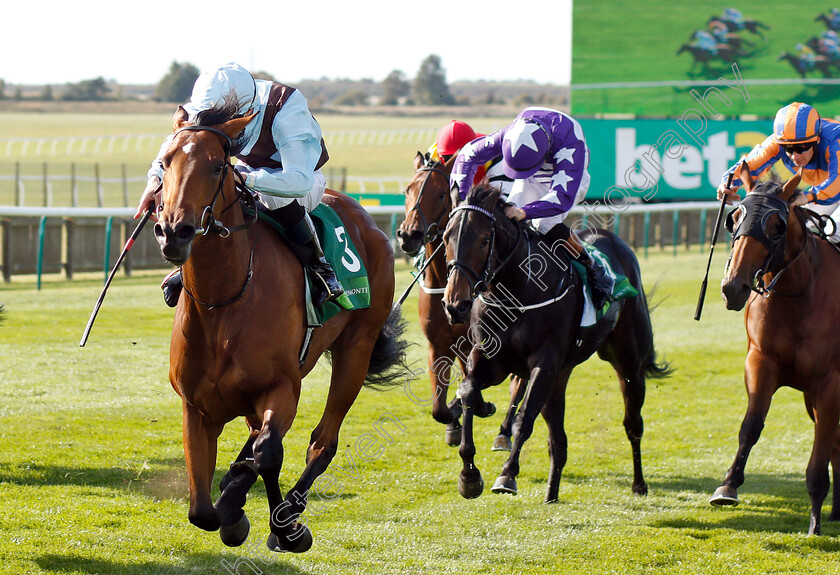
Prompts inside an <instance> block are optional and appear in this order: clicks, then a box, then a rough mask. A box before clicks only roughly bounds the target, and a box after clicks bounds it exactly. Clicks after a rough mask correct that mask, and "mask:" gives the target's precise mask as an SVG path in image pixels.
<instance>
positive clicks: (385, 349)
mask: <svg viewBox="0 0 840 575" xmlns="http://www.w3.org/2000/svg"><path fill="white" fill-rule="evenodd" d="M406 325H407V322H406V321H405V319H404V318H403V317H402V309H401V308H400V306H394V309H392V310H391V313H390V315H389V316H388V319H387V320H386V321H385V324H384V325H383V326H382V329H381V330H380V332H379V337H377V338H376V343H375V344H374V345H373V351H372V352H371V354H370V364H368V374H367V377H365V384H364V385H365V387H372V388H374V389H387V388H391V387H395V386H397V385H402V384H403V383H404V382H405V381H406V380H407V379H409V378H410V377H411V368H410V367H409V366H408V363H407V361H408V358H407V354H406V350H407V349H408V346H409V345H410V344H409V343H408V342H407V341H406V340H405V338H404V333H405V329H406Z"/></svg>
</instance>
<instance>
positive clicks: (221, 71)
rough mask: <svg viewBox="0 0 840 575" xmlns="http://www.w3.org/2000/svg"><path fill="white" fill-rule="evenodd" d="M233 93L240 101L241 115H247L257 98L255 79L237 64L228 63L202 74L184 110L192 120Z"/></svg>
mask: <svg viewBox="0 0 840 575" xmlns="http://www.w3.org/2000/svg"><path fill="white" fill-rule="evenodd" d="M231 92H232V93H234V94H236V98H237V100H238V101H239V113H240V114H245V113H246V112H247V111H248V110H249V109H251V107H252V106H253V104H254V99H255V98H256V96H257V83H256V81H255V80H254V77H253V76H251V73H250V72H248V70H246V69H245V68H243V67H242V66H240V65H239V64H237V63H236V62H228V63H227V64H223V65H221V66H219V67H218V68H216V69H214V70H210V71H209V72H204V73H203V74H201V75H200V76H199V77H198V79H197V80H196V81H195V85H194V86H193V91H192V95H191V96H190V101H189V102H187V104H185V105H184V108H185V109H186V110H187V112H188V113H189V115H190V118H194V117H195V115H196V114H197V113H198V112H202V111H204V110H209V109H210V108H212V107H213V106H215V105H216V104H219V103H221V102H223V101H224V99H225V97H226V96H228V95H229V94H230V93H231Z"/></svg>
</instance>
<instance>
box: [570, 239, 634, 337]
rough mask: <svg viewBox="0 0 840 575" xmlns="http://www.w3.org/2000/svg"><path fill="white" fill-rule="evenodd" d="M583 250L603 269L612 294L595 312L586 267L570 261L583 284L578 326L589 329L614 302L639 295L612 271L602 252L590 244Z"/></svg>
mask: <svg viewBox="0 0 840 575" xmlns="http://www.w3.org/2000/svg"><path fill="white" fill-rule="evenodd" d="M584 249H585V250H586V251H587V252H588V253H589V257H590V258H592V259H593V260H594V261H595V262H596V263H597V265H599V266H601V267H602V268H604V271H605V272H606V274H607V277H608V278H611V279H612V280H613V288H612V293H611V294H610V297H609V298H608V301H607V303H606V304H605V305H604V307H602V308H601V309H598V310H596V309H595V306H594V305H592V290H591V289H590V287H589V283H588V282H587V281H586V267H584V266H583V264H579V263H578V262H576V261H574V260H572V267H573V268H574V269H575V271H576V272H577V274H578V276H579V277H580V280H581V283H582V284H583V296H584V304H583V315H582V316H581V319H580V326H581V327H589V326H591V325H594V324H595V323H596V322H597V321H598V320H600V319H601V318H602V317H604V316H605V315H606V314H607V313H608V312H609V310H610V308H611V307H612V306H613V304H614V303H615V302H617V301H619V300H622V299H625V298H630V297H635V296H637V295H639V292H638V290H637V289H636V288H634V287H633V285H632V284H631V283H630V280H628V279H627V277H626V276H623V275H621V274H620V273H618V272H616V271H615V270H613V268H612V264H610V260H609V258H608V257H607V255H606V254H605V253H604V252H602V251H601V250H599V249H598V248H596V247H595V246H592V245H590V244H584Z"/></svg>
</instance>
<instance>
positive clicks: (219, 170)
mask: <svg viewBox="0 0 840 575" xmlns="http://www.w3.org/2000/svg"><path fill="white" fill-rule="evenodd" d="M224 167H225V165H224V164H223V163H222V162H219V163H218V164H216V165H215V166H213V173H214V174H216V175H219V174H221V173H222V169H223V168H224Z"/></svg>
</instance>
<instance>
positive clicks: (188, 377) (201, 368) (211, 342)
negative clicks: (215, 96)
mask: <svg viewBox="0 0 840 575" xmlns="http://www.w3.org/2000/svg"><path fill="white" fill-rule="evenodd" d="M234 108H235V106H234ZM234 108H225V107H222V108H220V109H219V110H211V111H210V112H208V113H206V114H205V115H203V116H199V118H198V119H197V124H196V125H192V124H189V123H188V122H187V113H186V112H185V111H184V109H183V108H181V109H179V111H178V112H177V113H176V114H175V117H174V123H175V125H174V132H175V135H174V139H173V140H172V142H171V144H170V146H169V149H168V151H167V152H166V154H165V156H164V158H163V166H164V169H165V177H164V180H163V192H162V200H163V210H162V212H161V213H160V215H159V221H158V222H157V224H156V225H155V236H156V238H157V241H158V243H159V244H160V250H161V253H162V254H163V256H164V258H166V260H168V261H169V262H171V263H173V264H176V265H179V266H181V267H182V270H183V283H184V290H183V293H182V294H181V296H180V300H179V302H178V307H177V310H176V312H175V320H174V325H173V327H172V341H171V347H170V368H169V379H170V381H171V382H172V386H173V387H174V388H175V391H176V392H177V393H178V395H180V396H181V398H182V400H183V437H184V453H185V456H186V463H187V473H188V475H189V487H190V509H189V519H190V522H192V523H193V524H194V525H196V526H198V527H200V528H202V529H205V530H208V531H213V530H216V529H219V528H220V527H221V537H222V541H223V542H224V543H225V544H227V545H240V544H241V543H243V542H244V541H245V538H246V537H247V536H248V531H249V524H248V520H247V517H246V516H245V514H244V512H243V510H242V507H243V505H244V503H245V496H246V493H247V492H248V490H249V489H250V487H251V486H252V485H253V483H254V482H255V481H256V479H257V476H258V475H259V476H260V477H262V479H263V481H264V483H265V489H266V494H267V496H268V503H269V506H270V510H271V522H270V529H271V534H270V535H269V539H268V546H269V547H270V548H271V549H273V550H277V551H281V550H282V551H294V552H302V551H306V550H307V549H308V548H309V547H310V546H311V544H312V535H311V533H310V531H309V529H308V528H307V527H306V526H305V524H304V523H303V522H301V521H299V520H298V519H299V516H300V513H302V512H303V510H304V509H305V507H306V500H307V494H308V492H309V489H310V488H311V486H312V484H313V481H314V480H315V478H316V477H318V476H319V475H320V474H321V473H323V472H324V470H325V469H326V468H327V466H328V465H329V463H330V461H331V460H332V459H333V456H334V455H335V453H336V449H337V446H338V434H339V429H340V427H341V423H342V421H343V420H344V417H345V416H346V414H347V411H348V410H349V409H350V406H351V405H352V404H353V402H354V401H355V399H356V397H357V395H358V393H359V390H360V389H361V387H362V385H363V384H365V383H367V384H371V383H374V384H377V385H388V384H393V383H400V382H401V381H398V380H397V378H398V377H402V376H403V373H404V372H402V369H399V370H396V371H395V370H394V369H393V368H395V367H399V368H405V365H404V364H403V363H401V361H402V360H403V359H404V346H405V342H403V341H402V340H401V338H400V333H401V331H400V330H401V325H402V323H401V321H400V319H399V313H398V312H397V311H396V310H395V313H392V303H393V296H394V255H393V251H392V249H391V246H390V244H389V241H388V237H387V236H386V235H385V234H384V233H382V232H381V231H380V230H379V229H377V227H376V225H375V224H374V222H373V220H372V219H371V218H370V216H369V215H368V214H367V212H366V211H365V210H364V209H363V208H362V207H361V206H360V205H359V204H358V203H356V202H355V201H354V200H353V199H351V198H349V197H347V196H345V195H342V194H338V193H335V192H332V191H328V193H327V194H326V195H325V196H324V199H323V202H324V203H326V204H328V205H329V206H331V207H332V208H333V209H335V211H336V212H337V213H338V214H339V215H340V217H341V220H342V222H343V224H344V228H345V229H344V231H345V232H346V234H347V235H348V236H349V237H350V238H352V239H353V242H354V243H355V246H356V248H357V250H358V252H359V255H360V256H361V258H362V260H363V262H364V265H365V266H366V269H367V272H368V274H369V279H370V292H371V304H370V307H369V308H367V309H362V310H356V311H341V312H339V313H338V314H337V315H335V316H334V317H332V318H331V319H330V320H328V321H327V322H326V323H324V325H323V327H320V328H317V329H315V330H314V333H313V334H312V337H311V343H310V347H309V353H308V355H306V358H305V360H304V362H303V363H302V364H301V362H300V359H299V355H300V352H301V349H302V348H303V345H304V337H305V335H306V333H307V326H306V323H307V322H306V314H305V311H304V302H305V297H306V296H305V284H304V272H303V268H302V266H301V264H300V263H299V261H298V259H297V258H296V257H295V256H294V255H293V253H292V252H291V251H290V250H289V248H288V247H287V245H286V243H285V242H284V241H283V240H281V239H280V237H279V235H278V234H276V233H274V232H273V231H272V228H271V227H270V226H268V225H267V224H264V223H263V222H261V221H256V222H255V221H254V220H256V216H255V215H254V217H253V219H249V217H248V216H247V213H248V212H245V211H243V209H242V207H241V205H240V201H239V198H238V195H241V194H242V193H243V192H247V190H245V189H244V186H237V183H236V181H235V180H236V179H237V178H236V174H235V173H234V170H233V169H232V167H231V164H230V155H231V154H234V155H235V153H236V148H237V137H238V135H239V134H240V133H241V132H242V131H243V129H244V128H245V126H246V125H247V124H248V122H249V121H251V120H252V118H253V116H247V117H236V116H234V115H233V114H234V113H235V109H234ZM232 143H233V144H232ZM231 147H232V149H231ZM222 221H224V223H222ZM327 350H329V352H330V353H331V359H332V378H331V381H330V387H329V392H328V396H327V401H326V406H325V409H324V413H323V415H322V417H321V420H320V422H319V423H318V425H317V426H316V427H315V429H314V431H313V432H312V436H311V441H310V445H309V449H308V451H307V453H306V467H305V469H304V470H303V473H302V474H301V476H300V478H299V479H298V481H297V483H296V484H295V485H294V487H293V488H292V489H291V490H290V491H289V492H288V494H287V495H286V497H285V499H284V497H283V494H282V493H281V490H280V486H279V481H278V480H279V475H280V470H281V467H282V464H283V438H284V436H285V435H286V432H287V431H288V430H289V428H290V427H291V425H292V422H293V421H294V419H295V414H296V412H297V405H298V400H299V398H300V394H301V380H302V379H303V377H304V376H305V375H306V374H307V373H309V372H310V370H312V368H313V366H314V365H315V363H316V362H317V360H318V358H319V357H320V356H321V354H322V353H324V352H325V351H327ZM397 371H400V372H401V373H397ZM238 416H244V417H245V420H246V423H247V425H248V428H249V431H250V434H249V437H248V440H247V441H246V443H245V445H244V447H243V448H242V451H241V453H240V454H239V457H237V459H236V461H235V462H234V463H233V464H232V465H231V467H230V471H229V472H228V473H227V475H225V477H224V478H223V479H222V482H221V485H220V489H221V495H220V496H219V498H218V500H217V501H216V503H215V505H214V504H213V502H212V501H211V497H210V489H211V482H212V480H213V472H214V470H215V468H216V446H217V438H218V437H219V434H220V433H221V431H222V428H223V427H224V425H225V424H226V423H227V422H229V421H231V420H233V419H234V418H236V417H238Z"/></svg>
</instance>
